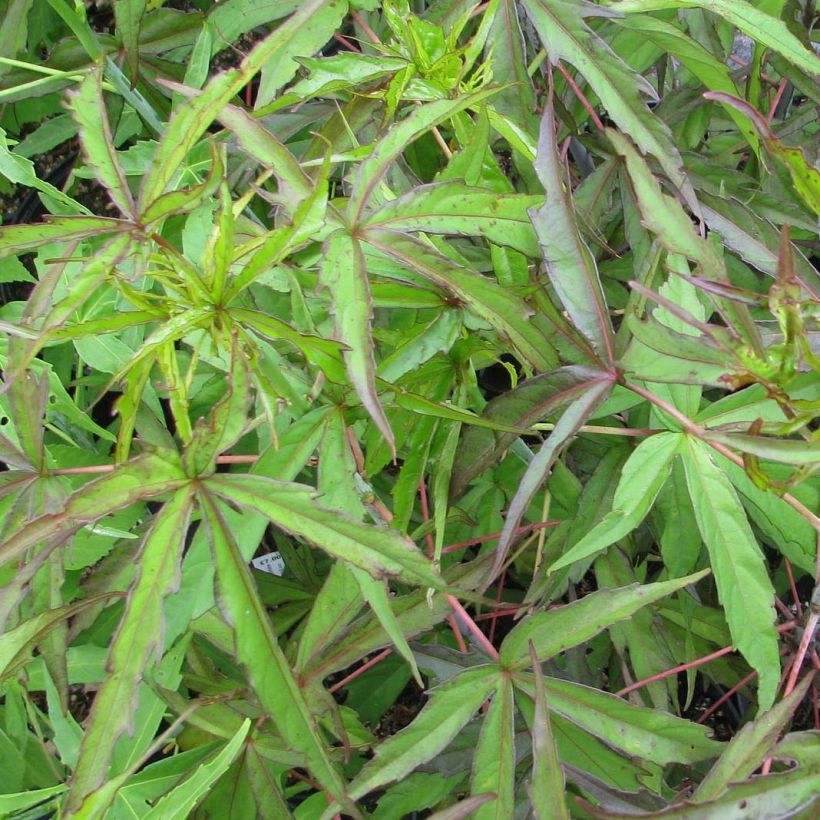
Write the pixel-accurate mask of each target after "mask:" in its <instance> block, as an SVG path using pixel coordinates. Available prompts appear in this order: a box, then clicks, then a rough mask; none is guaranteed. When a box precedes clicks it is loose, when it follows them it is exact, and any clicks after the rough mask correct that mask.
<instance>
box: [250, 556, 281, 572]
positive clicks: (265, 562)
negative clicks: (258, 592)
mask: <svg viewBox="0 0 820 820" xmlns="http://www.w3.org/2000/svg"><path fill="white" fill-rule="evenodd" d="M251 563H252V564H253V565H254V566H255V567H256V568H257V569H258V570H261V571H262V572H269V573H270V574H271V575H282V574H283V573H284V571H285V562H284V561H283V560H282V556H281V555H280V554H279V553H278V552H269V553H268V554H267V555H260V556H259V557H258V558H254V559H252V560H251Z"/></svg>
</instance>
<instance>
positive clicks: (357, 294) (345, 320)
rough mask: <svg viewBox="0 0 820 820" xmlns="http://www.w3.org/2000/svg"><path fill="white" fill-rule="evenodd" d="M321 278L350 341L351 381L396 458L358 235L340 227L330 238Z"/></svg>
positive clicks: (340, 330)
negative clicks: (381, 387) (378, 369)
mask: <svg viewBox="0 0 820 820" xmlns="http://www.w3.org/2000/svg"><path fill="white" fill-rule="evenodd" d="M320 281H321V283H322V285H323V287H325V288H326V289H327V290H328V291H329V293H330V297H331V302H332V311H333V316H334V319H335V323H336V332H337V334H338V336H339V340H340V341H341V342H343V343H344V344H345V345H347V350H345V351H344V359H345V364H346V366H347V373H348V376H349V377H350V382H351V384H352V385H353V387H354V388H355V390H356V394H357V395H358V397H359V399H360V401H361V402H362V404H363V405H364V406H365V409H366V410H367V412H368V413H369V414H370V417H371V418H372V419H373V422H374V423H375V424H376V426H377V427H378V428H379V430H380V431H381V434H382V435H383V436H384V439H385V441H386V442H387V443H388V444H389V445H390V449H391V450H392V452H393V457H394V458H395V456H396V441H395V438H394V437H393V431H392V430H391V429H390V422H389V421H388V420H387V416H385V414H384V409H383V408H382V405H381V402H380V401H379V396H378V393H377V391H376V360H375V357H374V354H373V337H372V335H371V320H372V315H373V308H372V305H371V300H370V285H369V282H368V279H367V266H366V263H365V258H364V253H363V252H362V247H361V244H360V243H359V240H358V239H356V238H355V237H353V236H351V235H350V234H348V233H346V232H344V231H337V232H336V233H334V234H333V235H332V236H331V237H330V238H329V239H328V240H327V242H326V243H325V248H324V257H323V259H322V272H321V278H320Z"/></svg>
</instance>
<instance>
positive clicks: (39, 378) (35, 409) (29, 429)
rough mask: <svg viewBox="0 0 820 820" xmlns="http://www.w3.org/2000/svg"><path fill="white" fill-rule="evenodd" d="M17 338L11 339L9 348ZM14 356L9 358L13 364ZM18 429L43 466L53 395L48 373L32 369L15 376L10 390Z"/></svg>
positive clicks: (21, 440)
mask: <svg viewBox="0 0 820 820" xmlns="http://www.w3.org/2000/svg"><path fill="white" fill-rule="evenodd" d="M15 344H16V341H13V340H10V341H9V347H10V348H11V347H13V346H14V345H15ZM11 358H12V357H11V356H9V360H10V363H11ZM7 395H8V402H9V409H10V410H11V417H12V421H13V423H14V432H15V433H16V434H17V440H18V442H19V444H20V448H21V450H22V451H23V452H24V453H25V456H26V458H27V459H28V461H29V463H30V464H32V465H34V467H35V468H36V469H39V468H41V467H42V465H43V456H44V452H43V424H44V421H45V414H46V404H47V402H48V395H49V380H48V375H47V374H46V373H44V372H40V373H39V374H37V373H35V372H33V371H31V370H28V371H25V372H24V373H23V374H22V375H21V376H20V377H19V378H17V379H15V380H14V381H13V382H12V383H11V384H10V385H9V388H8V391H7Z"/></svg>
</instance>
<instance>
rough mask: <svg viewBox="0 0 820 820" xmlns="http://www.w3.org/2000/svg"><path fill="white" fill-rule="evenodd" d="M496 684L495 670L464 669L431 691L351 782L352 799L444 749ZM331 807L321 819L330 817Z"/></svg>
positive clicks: (407, 771) (497, 680)
mask: <svg viewBox="0 0 820 820" xmlns="http://www.w3.org/2000/svg"><path fill="white" fill-rule="evenodd" d="M498 683H499V674H498V669H497V667H494V666H481V667H477V668H475V669H467V670H465V671H464V672H462V673H461V674H460V675H457V676H456V677H455V678H452V679H451V680H449V681H447V682H446V683H444V684H442V685H441V686H439V687H437V688H436V689H434V690H433V691H432V692H431V694H430V699H429V700H428V702H427V703H426V704H425V706H424V709H422V710H421V713H420V714H419V715H418V717H416V719H415V720H414V721H413V722H412V723H411V724H410V725H409V726H408V727H407V728H405V729H402V730H401V731H400V732H398V733H397V734H395V735H393V736H392V737H389V738H388V739H387V740H385V741H384V742H383V743H382V744H381V745H380V746H379V747H378V748H377V749H376V751H375V754H374V757H373V759H372V760H371V761H369V762H368V763H366V764H365V766H364V768H363V769H362V770H361V772H359V774H358V776H357V777H356V778H355V779H354V780H353V781H352V782H351V784H350V788H349V794H350V796H351V797H352V798H353V799H358V798H360V797H363V796H364V795H366V794H368V793H370V792H372V791H374V790H375V789H378V788H379V787H381V786H384V785H386V784H387V783H392V782H393V781H395V780H401V779H402V778H403V777H405V776H406V775H408V774H409V773H410V772H411V771H413V769H415V768H416V767H417V766H420V765H421V764H422V763H426V762H427V761H428V760H432V759H433V758H434V757H435V756H436V755H437V754H438V753H439V752H441V751H442V750H443V749H445V748H446V747H447V746H448V744H449V743H450V741H452V739H453V738H454V737H455V736H456V735H457V734H458V732H459V731H460V730H461V729H462V727H463V726H464V725H465V724H466V723H467V722H468V721H469V720H470V719H471V718H472V717H473V716H474V715H475V713H476V711H477V710H478V709H479V707H480V706H481V704H482V703H484V701H485V700H486V699H487V697H488V696H489V694H490V693H491V692H492V691H493V689H495V688H496V686H497V685H498ZM332 813H333V807H332V806H331V807H330V808H329V809H328V810H327V811H326V812H325V814H323V815H322V817H323V818H329V817H332Z"/></svg>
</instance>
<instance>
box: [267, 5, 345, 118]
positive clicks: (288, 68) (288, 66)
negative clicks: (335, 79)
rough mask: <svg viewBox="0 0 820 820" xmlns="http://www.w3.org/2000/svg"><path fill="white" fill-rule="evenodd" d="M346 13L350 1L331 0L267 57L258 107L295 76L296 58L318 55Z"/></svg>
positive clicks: (271, 98) (269, 99) (270, 98)
mask: <svg viewBox="0 0 820 820" xmlns="http://www.w3.org/2000/svg"><path fill="white" fill-rule="evenodd" d="M346 13H347V0H332V2H328V3H325V4H323V6H322V7H321V8H318V9H316V11H315V12H314V13H313V14H312V15H311V16H310V17H309V18H308V19H307V20H305V22H304V23H303V24H302V25H301V26H300V27H299V28H298V30H297V31H295V32H294V34H293V36H291V37H290V38H289V40H288V42H287V44H286V46H285V47H284V48H282V49H280V50H278V51H277V53H276V57H275V58H274V59H268V60H267V61H266V62H265V64H264V65H263V66H262V76H261V78H260V81H259V90H258V91H257V94H256V102H255V104H254V107H255V108H257V109H259V108H262V106H264V105H267V104H268V103H269V102H271V100H273V99H274V97H275V96H276V92H277V91H278V90H279V89H280V88H282V86H283V85H284V84H285V83H287V82H288V81H290V80H291V79H292V78H293V76H294V75H295V74H296V71H297V69H298V68H299V64H298V63H297V62H296V60H295V59H294V58H296V57H310V56H311V55H313V54H316V53H317V52H318V51H319V50H320V49H321V48H322V46H324V45H325V43H327V41H328V40H330V38H331V37H332V36H333V34H334V32H336V31H338V29H339V27H340V26H341V24H342V21H343V20H344V16H345V14H346Z"/></svg>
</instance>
